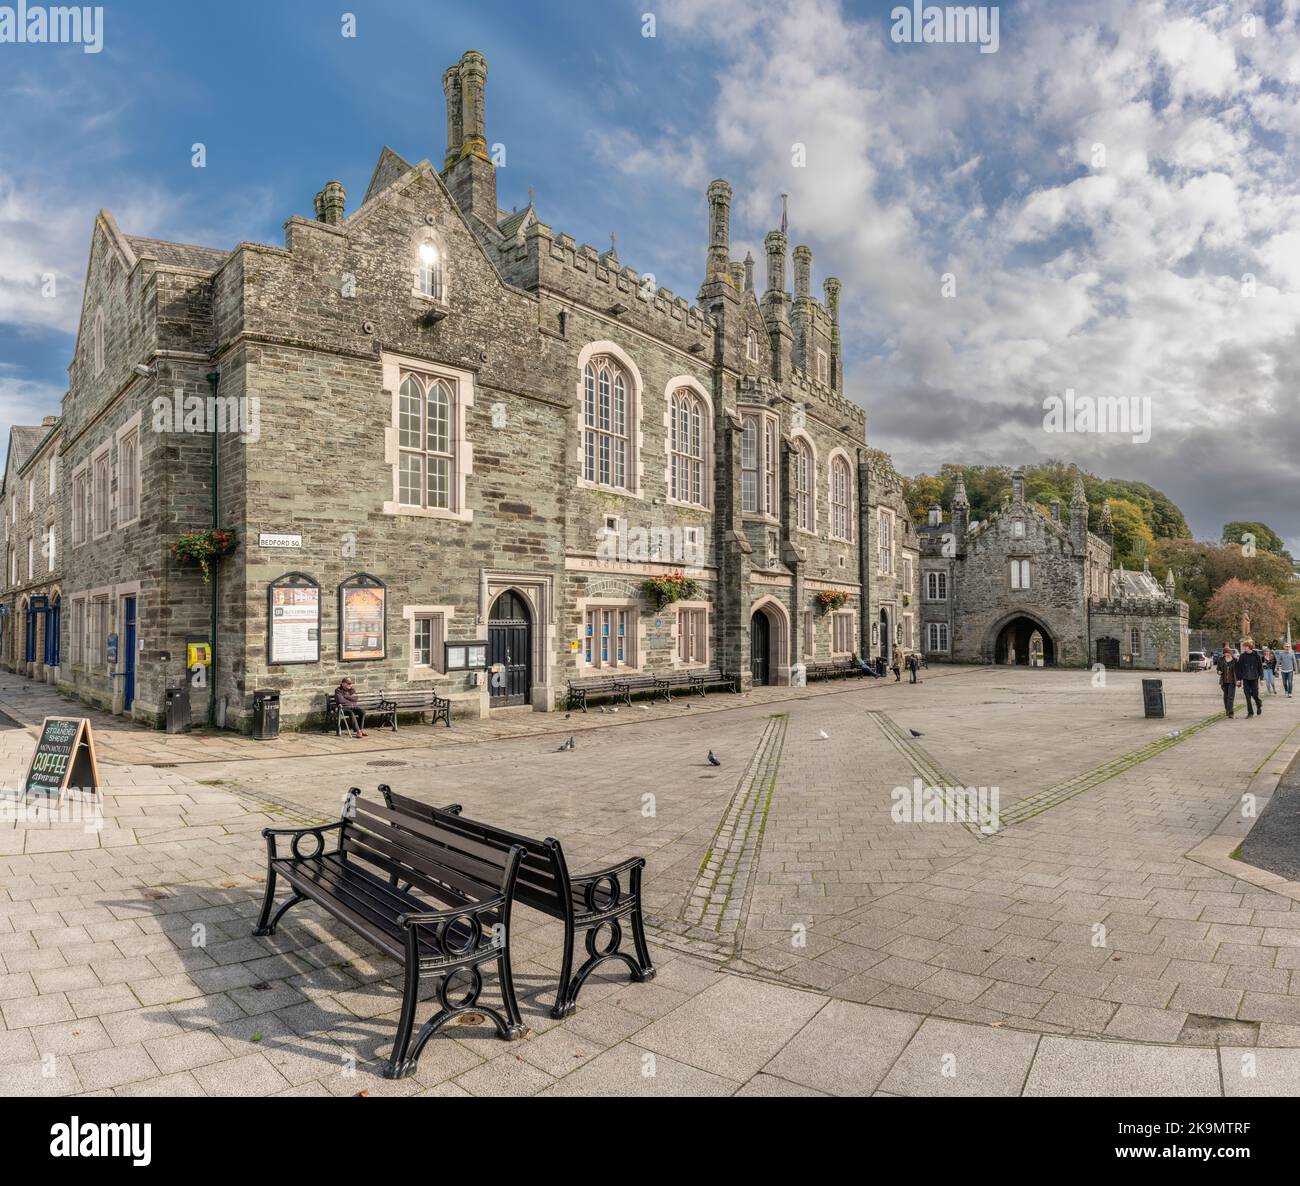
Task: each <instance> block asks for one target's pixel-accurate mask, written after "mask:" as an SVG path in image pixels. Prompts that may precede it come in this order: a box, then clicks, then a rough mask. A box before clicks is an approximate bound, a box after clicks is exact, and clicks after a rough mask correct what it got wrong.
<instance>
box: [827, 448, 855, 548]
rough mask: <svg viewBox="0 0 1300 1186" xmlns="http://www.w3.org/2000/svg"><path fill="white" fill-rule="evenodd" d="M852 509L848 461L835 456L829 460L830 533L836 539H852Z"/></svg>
mask: <svg viewBox="0 0 1300 1186" xmlns="http://www.w3.org/2000/svg"><path fill="white" fill-rule="evenodd" d="M852 509H853V495H852V492H851V490H850V481H849V463H848V462H847V461H845V460H844V458H843V457H836V458H835V459H834V460H833V461H832V462H831V535H833V536H834V537H835V538H836V539H843V540H852V538H853V535H852V530H853V517H852V514H851V512H852Z"/></svg>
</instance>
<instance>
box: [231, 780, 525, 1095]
mask: <svg viewBox="0 0 1300 1186" xmlns="http://www.w3.org/2000/svg"><path fill="white" fill-rule="evenodd" d="M442 818H446V819H453V820H454V819H455V818H456V817H455V816H454V815H451V814H448V813H445V812H438V813H437V815H436V816H433V815H430V816H428V817H426V818H421V819H415V818H413V817H412V816H410V815H407V814H401V815H399V814H398V813H397V812H395V811H393V810H392V809H391V808H389V807H388V806H380V805H379V804H378V803H372V802H367V801H366V800H364V799H359V798H357V797H356V796H355V794H349V796H348V806H347V808H346V809H345V811H344V815H343V818H342V819H340V820H338V821H337V822H336V823H332V824H321V825H317V826H315V827H307V828H265V829H263V831H262V835H263V836H264V837H265V838H266V853H267V872H266V896H265V898H264V899H263V901H262V914H261V917H260V918H259V919H258V923H257V927H256V929H255V930H254V931H253V934H254V935H274V934H275V928H276V926H277V925H278V924H279V922H280V919H281V918H283V917H284V914H285V911H287V910H288V909H289V908H290V907H291V906H294V905H296V904H297V903H299V902H302V901H304V900H310V901H313V902H315V903H316V904H317V905H318V906H320V907H321V908H322V909H324V910H326V911H327V912H328V913H330V914H332V915H333V916H334V917H335V918H337V919H338V920H339V921H340V922H343V923H346V924H347V925H348V926H349V927H351V928H352V929H353V930H354V931H356V932H357V933H358V934H359V935H361V936H362V937H364V938H365V939H367V940H369V941H370V942H371V943H373V944H374V945H375V946H376V947H377V948H379V950H380V951H382V952H384V953H385V954H387V955H389V956H391V957H392V958H393V959H395V960H397V961H398V962H399V963H401V964H402V966H403V968H404V970H405V986H404V988H403V992H402V1012H401V1016H400V1018H399V1020H398V1023H397V1037H396V1039H395V1040H394V1042H393V1056H392V1059H391V1060H390V1062H389V1064H388V1067H387V1068H386V1070H385V1072H384V1074H385V1077H387V1078H389V1079H400V1078H402V1077H403V1076H406V1075H409V1074H410V1073H411V1072H412V1071H413V1070H415V1064H416V1061H417V1060H418V1059H419V1057H420V1052H421V1051H422V1050H423V1049H424V1046H425V1043H426V1042H428V1040H429V1039H430V1038H431V1037H433V1035H434V1034H435V1033H437V1032H438V1030H440V1029H441V1028H442V1027H443V1026H444V1025H446V1024H447V1022H449V1021H451V1020H452V1018H454V1017H458V1016H460V1015H461V1014H464V1013H471V1012H474V1013H483V1014H486V1015H487V1016H488V1017H489V1018H491V1020H492V1023H493V1024H494V1025H495V1026H496V1030H497V1033H498V1035H499V1036H500V1037H502V1038H504V1039H506V1040H507V1041H509V1040H512V1039H514V1038H519V1037H522V1036H523V1035H524V1033H525V1032H527V1027H526V1026H525V1025H524V1024H523V1020H522V1018H521V1016H520V1013H519V1004H518V1002H517V1001H516V999H515V989H514V982H513V979H512V977H511V972H510V907H511V904H512V902H513V899H514V895H515V887H516V879H517V877H518V875H519V869H520V862H521V861H522V859H523V857H524V848H523V846H522V845H519V844H512V845H510V846H508V847H501V848H493V849H491V850H488V849H487V848H486V847H485V846H484V845H482V844H478V843H474V842H472V841H467V840H466V838H465V835H464V834H463V832H464V830H463V829H461V830H457V831H452V830H450V829H448V828H445V827H444V826H443V825H442V823H441V820H442ZM331 832H336V833H337V834H338V841H337V847H336V848H334V849H333V850H331V851H328V852H327V851H326V836H327V834H328V833H331ZM280 837H288V838H289V852H288V855H281V854H280V852H279V851H278V848H277V845H278V839H279V838H280ZM485 854H487V859H485ZM280 877H283V878H284V879H285V881H287V882H288V883H289V885H290V887H291V888H292V890H293V895H292V897H290V898H289V900H288V901H286V902H285V903H284V904H283V905H282V906H281V907H280V909H279V910H277V911H276V912H275V915H274V916H272V914H271V910H272V908H273V907H274V905H275V889H276V881H277V879H278V878H280ZM399 880H400V881H402V882H405V883H406V886H405V888H402V887H400V886H399V885H398V884H397V882H398V881H399ZM412 890H418V891H419V892H420V893H421V894H424V895H427V896H428V897H429V898H432V899H433V900H434V901H435V902H439V903H442V904H443V905H444V908H443V909H437V910H430V908H429V903H428V902H427V901H425V900H424V899H423V898H420V897H417V896H416V895H415V894H414V893H413V892H412ZM492 961H495V962H496V965H497V978H498V980H499V982H500V987H501V997H502V1000H503V1001H504V1005H505V1016H504V1017H503V1016H502V1015H501V1014H500V1013H499V1012H498V1011H497V1010H495V1009H492V1008H489V1007H488V1006H486V1005H483V1004H480V1003H479V1000H478V998H479V994H480V993H481V992H482V990H483V976H482V973H481V972H480V970H479V968H480V966H481V965H482V964H485V963H490V962H492ZM465 971H468V973H469V984H468V986H467V991H466V992H465V995H464V996H463V997H462V998H461V999H459V1000H456V1001H453V1000H452V999H451V998H450V997H449V996H448V987H449V985H450V982H451V981H452V980H453V979H454V978H455V977H456V976H457V974H458V973H461V972H465ZM422 975H425V976H430V977H436V978H437V985H436V988H435V992H436V996H437V1000H438V1004H439V1005H440V1008H439V1010H438V1012H437V1013H435V1014H434V1015H433V1016H432V1017H431V1018H430V1019H429V1020H428V1021H426V1022H425V1023H424V1025H423V1026H422V1027H421V1029H420V1032H419V1034H418V1035H417V1036H416V1039H415V1042H414V1044H412V1042H411V1031H412V1029H413V1027H414V1024H415V1007H416V1002H417V1001H418V999H419V995H420V977H421V976H422Z"/></svg>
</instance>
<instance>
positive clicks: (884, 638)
mask: <svg viewBox="0 0 1300 1186" xmlns="http://www.w3.org/2000/svg"><path fill="white" fill-rule="evenodd" d="M893 645H894V633H893V631H892V630H891V629H890V626H889V610H887V609H882V610H881V611H880V654H881V657H882V658H883V659H884V660H885V662H888V661H889V656H890V655H891V654H892V653H893V649H892V648H893Z"/></svg>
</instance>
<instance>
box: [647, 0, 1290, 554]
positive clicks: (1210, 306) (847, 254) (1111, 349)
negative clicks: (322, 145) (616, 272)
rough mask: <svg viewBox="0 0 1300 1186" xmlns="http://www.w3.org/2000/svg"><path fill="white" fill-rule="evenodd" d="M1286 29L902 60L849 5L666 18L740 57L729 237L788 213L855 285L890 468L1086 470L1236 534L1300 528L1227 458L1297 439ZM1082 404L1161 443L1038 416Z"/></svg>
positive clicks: (1045, 7)
mask: <svg viewBox="0 0 1300 1186" xmlns="http://www.w3.org/2000/svg"><path fill="white" fill-rule="evenodd" d="M1285 10H1286V11H1284V12H1283V13H1282V14H1280V19H1278V20H1277V23H1276V24H1274V25H1271V26H1269V25H1266V24H1264V18H1263V16H1259V17H1257V21H1258V27H1257V32H1256V36H1255V37H1254V38H1246V37H1242V36H1241V34H1240V26H1239V20H1238V16H1237V15H1235V14H1234V13H1232V12H1231V11H1230V10H1229V9H1227V8H1226V7H1224V6H1215V5H1211V4H1205V5H1201V4H1189V3H1187V2H1185V0H1152V2H1150V3H1145V4H1143V5H1140V6H1134V5H1132V4H1130V3H1128V2H1127V0H1102V2H1100V3H1096V2H1090V3H1078V4H1074V5H1068V4H1061V3H1057V2H1053V3H1050V4H1048V3H1041V2H1040V3H1026V4H1024V5H1019V6H1017V7H1016V10H1015V11H1014V13H1013V12H1011V11H1010V10H1007V9H1004V10H1003V30H1002V32H1003V37H1002V48H1001V50H1000V51H999V52H998V53H997V54H993V55H980V54H978V53H969V54H964V53H963V52H962V49H963V47H957V46H934V47H926V46H907V47H891V46H890V45H889V44H888V23H887V21H886V20H885V18H884V17H883V16H879V15H877V16H872V17H869V18H867V19H865V20H864V19H857V18H854V17H851V16H849V15H848V14H847V13H846V11H845V10H844V8H842V7H841V6H840V5H839V4H837V3H834V2H832V0H811V2H810V3H806V4H800V5H798V6H788V5H786V4H783V3H778V2H777V0H754V2H747V3H744V4H741V3H738V2H736V0H725V2H723V3H714V4H710V5H695V4H688V3H686V0H673V2H672V3H670V4H669V5H668V6H667V16H666V18H665V19H668V20H671V21H673V22H675V23H676V24H678V25H679V26H681V27H683V28H685V29H688V30H689V32H690V34H691V36H692V37H695V38H703V39H706V40H707V42H708V43H709V45H710V48H713V49H715V50H717V51H719V52H721V54H722V55H723V62H722V64H721V65H720V67H719V68H718V70H717V78H716V82H717V99H716V103H715V105H714V108H713V112H714V115H713V120H712V123H711V125H709V126H707V127H706V128H705V129H703V130H702V131H701V132H700V133H699V139H701V140H702V141H704V145H703V155H704V158H705V159H706V160H709V161H716V162H717V165H716V166H715V167H714V168H713V169H712V170H709V171H710V172H714V173H724V174H725V173H727V172H730V175H731V180H732V181H733V183H734V184H735V185H736V188H737V197H736V204H735V207H734V210H735V215H734V219H733V238H735V237H736V236H737V235H738V234H739V236H740V237H743V238H744V239H745V240H746V241H750V240H754V239H758V238H761V234H762V231H763V230H765V229H767V227H769V226H771V225H773V223H774V220H775V213H774V212H775V210H776V208H777V207H776V202H775V196H776V195H777V194H780V193H782V192H786V193H789V194H790V209H791V238H792V242H808V243H810V244H811V245H812V246H813V248H814V256H815V267H816V270H817V272H818V273H819V277H820V276H824V275H825V274H827V273H828V272H829V271H834V272H835V273H836V274H838V275H839V276H840V277H841V279H842V280H843V281H844V292H843V298H842V310H843V317H844V320H845V340H846V349H847V351H848V358H847V366H846V373H847V376H848V386H849V389H850V394H852V395H854V396H855V397H856V398H858V399H859V401H860V402H862V403H863V404H864V405H865V406H866V407H867V409H868V413H869V417H870V418H869V421H868V424H869V431H870V432H871V433H872V443H873V444H878V445H881V446H883V447H886V448H890V449H892V450H893V451H894V453H895V459H896V461H897V462H898V463H899V465H900V468H902V469H904V470H906V471H911V472H916V471H917V470H919V469H922V468H928V469H933V468H935V467H936V466H937V465H939V464H941V463H942V462H943V461H945V460H956V459H957V458H958V457H964V458H976V457H982V458H984V459H987V460H994V461H999V462H1014V461H1027V460H1035V459H1036V458H1038V457H1046V456H1065V457H1066V458H1067V459H1069V458H1071V457H1073V458H1075V459H1077V460H1079V461H1080V462H1081V463H1085V464H1090V465H1093V466H1095V467H1096V468H1097V469H1098V470H1100V471H1101V472H1104V473H1110V474H1114V475H1115V476H1124V477H1136V478H1139V479H1144V480H1147V481H1150V482H1152V483H1153V484H1155V485H1157V486H1161V487H1162V488H1164V489H1166V490H1167V492H1169V493H1170V494H1171V495H1172V496H1173V497H1175V498H1176V499H1177V500H1179V501H1181V502H1182V503H1183V505H1184V508H1185V510H1187V511H1188V513H1189V515H1190V516H1191V517H1192V518H1193V521H1194V523H1195V525H1196V526H1197V527H1198V528H1199V529H1201V530H1203V531H1207V532H1208V531H1215V532H1217V529H1218V526H1219V525H1220V524H1221V523H1222V522H1224V521H1226V520H1228V519H1232V518H1242V517H1250V518H1263V519H1264V520H1265V521H1269V520H1270V519H1272V520H1282V519H1285V520H1287V521H1289V522H1295V521H1297V520H1300V479H1297V480H1294V481H1293V480H1291V479H1290V477H1289V476H1288V475H1287V474H1281V475H1278V477H1277V480H1269V481H1263V480H1261V481H1259V482H1256V483H1250V482H1243V481H1241V480H1239V478H1238V476H1237V475H1236V474H1235V473H1233V472H1231V471H1234V470H1236V469H1239V468H1240V462H1239V456H1240V455H1239V454H1238V455H1237V456H1236V457H1234V456H1233V451H1232V449H1225V448H1224V440H1225V438H1226V439H1227V440H1229V441H1231V442H1232V443H1233V449H1235V448H1236V447H1237V446H1238V445H1239V444H1242V443H1244V442H1243V441H1242V435H1241V434H1242V433H1243V431H1249V430H1252V429H1253V430H1255V431H1257V432H1263V431H1268V430H1271V429H1274V428H1276V429H1277V430H1278V431H1282V432H1284V433H1286V434H1288V439H1292V440H1293V439H1294V438H1295V437H1297V436H1300V429H1291V428H1290V423H1289V422H1290V420H1291V419H1292V416H1293V413H1292V409H1293V408H1294V406H1295V402H1296V400H1295V397H1296V379H1297V367H1296V365H1295V364H1293V363H1292V362H1291V361H1290V360H1291V359H1292V358H1293V357H1294V355H1295V345H1296V326H1297V323H1298V322H1300V210H1298V209H1297V206H1298V205H1300V199H1297V197H1296V182H1297V171H1296V167H1295V164H1294V161H1295V160H1296V149H1297V143H1296V141H1297V139H1298V138H1300V118H1297V116H1296V111H1297V110H1300V45H1298V40H1300V38H1298V36H1297V23H1296V19H1295V18H1296V16H1297V15H1300V4H1297V3H1296V0H1287V3H1286V5H1285ZM1288 13H1289V15H1288ZM793 141H800V142H802V143H805V144H807V146H808V167H807V168H806V169H792V168H791V167H790V158H789V151H790V144H791V143H792V142H793ZM1099 145H1100V146H1102V147H1104V150H1105V159H1104V164H1101V167H1098V162H1097V161H1096V160H1095V155H1096V152H1095V150H1096V147H1097V146H1099ZM692 155H693V157H694V156H695V155H696V150H695V148H693V149H692ZM724 163H725V167H724ZM696 231H697V228H694V227H692V228H690V232H691V233H695V232H696ZM944 271H951V272H953V273H954V274H955V275H956V276H957V277H958V297H957V299H956V300H953V301H944V300H942V298H940V297H939V295H938V277H939V274H940V273H941V272H944ZM1247 273H1252V274H1255V275H1256V277H1257V281H1256V286H1255V291H1254V295H1253V296H1252V295H1250V293H1249V288H1248V286H1243V284H1242V277H1243V276H1244V275H1245V274H1247ZM1067 386H1069V387H1074V388H1075V389H1076V390H1077V391H1079V392H1081V393H1085V392H1086V393H1090V394H1096V395H1111V394H1120V395H1150V396H1151V397H1152V399H1153V402H1154V405H1155V412H1156V425H1155V431H1154V434H1153V437H1152V440H1151V442H1150V443H1149V444H1148V445H1145V446H1141V447H1135V446H1133V445H1132V443H1131V442H1127V441H1126V442H1125V443H1123V444H1121V443H1119V442H1116V441H1111V440H1109V439H1106V438H1091V439H1068V440H1067V439H1066V438H1064V437H1062V436H1052V435H1049V434H1046V433H1043V432H1042V431H1041V428H1040V427H1039V426H1037V425H1036V424H1035V421H1034V418H1033V417H1032V416H1031V415H1029V414H1028V410H1030V409H1033V408H1035V407H1039V408H1040V407H1041V401H1042V398H1043V396H1044V395H1045V394H1047V393H1048V392H1051V391H1060V390H1062V389H1063V388H1065V387H1067ZM1284 468H1287V467H1284ZM1247 507H1249V509H1250V511H1251V513H1250V514H1249V515H1247V514H1245V511H1246V509H1247ZM1278 525H1279V528H1283V527H1284V524H1282V523H1279V524H1278Z"/></svg>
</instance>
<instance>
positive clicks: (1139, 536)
mask: <svg viewBox="0 0 1300 1186" xmlns="http://www.w3.org/2000/svg"><path fill="white" fill-rule="evenodd" d="M1106 505H1107V506H1108V507H1110V521H1111V524H1112V525H1113V527H1114V531H1115V536H1114V552H1115V563H1116V564H1117V565H1118V564H1121V563H1123V564H1127V565H1129V566H1130V567H1133V568H1137V567H1140V566H1141V564H1142V560H1143V558H1144V557H1147V556H1149V554H1150V552H1151V545H1152V544H1153V543H1155V536H1154V535H1153V534H1152V533H1151V528H1150V527H1148V526H1147V524H1146V520H1145V519H1144V518H1143V516H1142V508H1141V507H1140V506H1138V505H1137V503H1135V502H1130V501H1129V500H1128V499H1127V498H1108V499H1107V500H1106Z"/></svg>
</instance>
